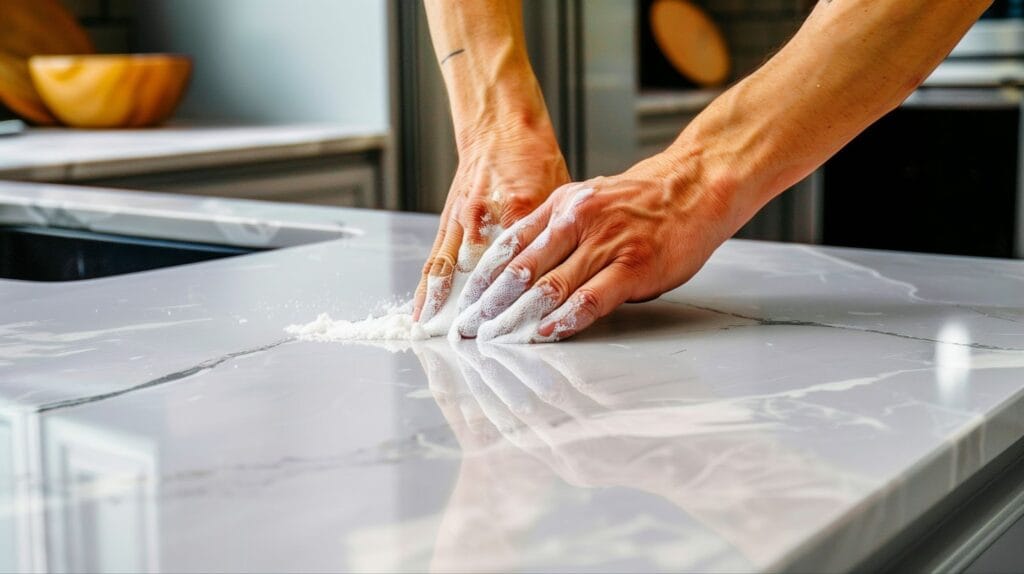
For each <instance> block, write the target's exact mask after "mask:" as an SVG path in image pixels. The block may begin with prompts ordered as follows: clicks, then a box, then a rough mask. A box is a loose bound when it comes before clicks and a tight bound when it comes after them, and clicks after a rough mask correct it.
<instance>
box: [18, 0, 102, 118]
mask: <svg viewBox="0 0 1024 574" xmlns="http://www.w3.org/2000/svg"><path fill="white" fill-rule="evenodd" d="M94 52H95V48H94V47H93V44H92V41H91V40H90V39H89V35H88V34H87V33H86V31H85V30H84V29H82V27H81V26H80V25H79V24H78V22H77V21H76V20H75V17H74V16H72V15H71V13H70V12H68V11H67V10H66V9H65V8H64V6H63V5H62V4H61V3H60V2H59V1H58V0H0V101H2V102H3V103H4V104H5V105H6V106H7V107H9V108H10V109H11V111H13V112H14V113H16V114H18V115H19V116H21V117H22V118H24V119H26V120H29V121H30V122H32V123H35V124H39V125H53V124H56V123H57V120H56V118H54V116H53V114H51V113H50V111H49V110H48V109H47V108H46V105H45V104H43V101H42V100H41V99H40V98H39V95H38V94H37V93H36V89H35V87H34V86H33V84H32V78H31V76H30V75H29V70H28V58H29V56H35V55H43V54H92V53H94Z"/></svg>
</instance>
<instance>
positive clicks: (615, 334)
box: [0, 184, 1024, 572]
mask: <svg viewBox="0 0 1024 574" xmlns="http://www.w3.org/2000/svg"><path fill="white" fill-rule="evenodd" d="M44 191H48V192H49V193H61V190H60V189H59V188H46V189H43V188H38V187H33V186H25V187H11V186H6V184H5V185H0V204H3V203H4V202H10V201H12V198H13V197H15V196H17V197H21V198H22V199H23V200H24V201H23V203H24V202H27V203H33V202H38V201H44V199H45V193H44ZM79 191H80V190H79ZM64 193H70V192H66V191H65V192H64ZM79 197H85V196H79ZM122 197H127V196H124V195H123V194H117V193H116V192H112V193H111V194H109V195H102V194H100V195H95V196H89V198H90V199H89V200H84V199H83V200H82V201H83V202H85V203H88V204H90V205H91V206H92V208H93V209H95V210H99V211H102V209H103V205H105V204H109V203H110V202H111V201H112V200H115V199H120V198H122ZM132 197H134V196H132ZM151 199H152V200H153V201H171V202H173V201H179V202H182V203H178V204H176V206H177V207H176V208H177V209H179V210H181V211H182V212H184V211H188V209H189V203H188V202H193V203H192V207H193V208H194V209H195V213H193V215H192V217H193V218H196V219H202V218H203V217H207V216H209V212H208V211H206V208H205V207H204V204H203V200H200V199H197V198H163V199H161V198H160V197H158V196H154V197H152V198H151ZM126 201H127V202H128V203H131V201H132V200H130V199H126ZM224 205H225V206H226V207H225V208H226V209H228V208H230V209H229V211H230V210H234V213H236V214H237V213H240V212H243V211H245V210H247V209H248V210H249V213H248V215H249V216H251V217H254V218H257V219H258V218H261V217H262V218H267V219H276V220H279V222H280V227H282V228H286V227H288V226H289V225H297V226H298V225H302V224H304V223H305V224H310V223H313V222H320V223H323V222H324V221H325V220H330V219H331V218H338V219H339V221H342V222H343V224H344V226H345V227H346V228H349V229H351V230H352V232H351V233H348V234H345V235H344V236H343V237H342V238H340V239H334V240H330V241H325V242H321V243H316V244H311V245H304V246H294V247H288V248H285V249H280V250H277V251H272V252H265V253H260V254H256V255H250V256H245V257H238V258H232V259H226V260H220V261H214V262H207V263H202V264H197V265H191V266H184V267H178V268H173V269H165V270H160V271H153V272H147V273H139V274H135V275H128V276H122V277H114V278H109V279H100V280H93V281H84V282H76V283H73V284H60V285H45V286H38V287H37V286H36V285H32V286H31V287H25V285H24V284H22V283H19V282H11V281H0V293H2V294H3V295H4V296H6V295H7V294H8V293H11V294H12V297H13V299H12V301H13V303H12V304H8V305H6V306H5V307H3V308H0V405H2V406H0V438H2V439H3V440H5V441H6V442H5V443H0V444H5V445H9V446H7V447H0V453H3V454H5V455H6V456H0V570H5V569H21V570H76V571H118V570H120V571H124V570H130V571H167V572H185V571H210V570H217V571H246V572H251V571H268V572H269V571H305V572H308V571H337V570H355V571H424V570H428V569H433V570H437V571H480V570H503V571H505V570H523V571H623V570H643V571H705V570H706V571H736V570H779V569H786V568H790V567H798V568H810V567H813V569H815V570H842V569H847V568H849V567H851V566H852V565H854V564H856V563H858V562H859V561H861V560H862V559H864V558H865V557H867V556H868V555H869V554H870V553H872V552H873V551H875V550H876V549H877V548H878V547H879V546H880V545H881V544H883V543H884V542H886V541H888V540H890V539H891V538H892V537H893V536H894V535H895V534H896V533H897V532H899V531H900V530H901V529H902V528H903V527H904V526H906V525H907V524H908V523H909V522H910V521H911V520H913V519H914V518H916V517H918V516H920V515H921V514H922V513H923V512H925V511H926V510H928V509H929V508H931V507H932V506H934V505H935V504H936V503H937V502H938V501H940V500H941V499H942V498H943V497H944V496H945V495H947V494H948V493H949V492H950V491H951V490H952V489H953V488H954V487H956V486H957V485H959V484H961V483H962V482H963V481H964V480H965V479H966V478H968V477H969V476H971V475H972V474H973V473H975V472H976V471H978V469H980V468H982V467H983V466H984V465H985V464H986V463H988V462H989V461H991V460H992V459H993V458H994V457H996V456H997V455H998V454H1000V453H1001V452H1003V451H1004V450H1005V449H1006V448H1007V447H1008V446H1009V445H1010V444H1012V443H1013V442H1015V441H1016V440H1017V439H1019V438H1021V437H1022V436H1024V262H1020V261H1003V260H982V259H970V258H953V257H936V256H924V255H911V254H897V253H882V252H872V251H860V250H848V249H826V248H819V247H808V246H796V245H779V244H769V243H760V242H747V241H730V242H728V243H727V244H726V245H725V246H723V247H722V248H721V249H720V250H719V251H718V253H716V255H715V256H714V257H713V259H712V260H711V261H710V262H709V263H708V265H707V267H706V268H705V269H704V270H703V271H702V272H701V273H700V275H698V277H697V278H695V279H694V280H693V281H692V282H691V283H689V284H688V285H686V286H684V287H682V288H680V289H678V290H676V291H674V292H672V293H670V294H668V295H666V296H665V297H663V298H661V299H659V300H657V301H653V302H650V303H644V304H639V305H626V306H624V307H622V308H621V309H620V310H618V311H617V312H616V313H614V314H613V315H612V316H610V317H608V318H607V319H606V320H604V321H602V322H601V323H599V324H598V325H597V326H595V328H593V329H592V330H591V331H588V332H587V333H585V334H584V335H582V336H580V337H578V338H576V339H574V340H571V341H567V342H564V343H559V344H552V345H538V346H525V347H519V346H495V345H479V346H478V345H477V344H476V343H475V342H472V341H467V342H463V343H460V344H458V345H455V346H452V345H450V344H449V343H447V342H446V341H440V340H434V341H429V342H426V343H417V344H415V345H384V346H374V345H364V344H325V343H306V342H298V341H295V340H292V339H289V338H287V336H286V335H285V334H284V327H285V326H286V325H288V324H291V323H299V322H306V321H308V320H310V319H312V318H313V317H314V316H315V315H316V314H317V313H320V312H330V313H331V314H332V315H333V316H335V317H348V318H359V317H362V316H365V315H366V313H368V312H370V311H372V310H374V308H376V307H379V305H380V303H381V302H382V300H386V299H392V300H396V299H402V298H405V297H407V296H408V294H409V291H410V290H411V289H412V288H413V287H414V286H415V282H416V279H417V273H418V271H419V266H420V264H421V263H422V259H423V257H424V256H425V253H426V251H427V248H428V246H429V241H430V239H431V237H432V233H433V227H434V226H435V225H436V220H435V219H434V218H431V217H422V216H410V215H397V214H384V213H379V212H370V211H359V210H341V209H330V210H324V211H320V210H318V209H317V208H301V209H302V210H306V211H302V213H299V212H294V213H290V214H289V213H287V210H285V211H282V212H278V211H275V208H273V207H271V206H268V205H266V204H256V203H253V204H245V203H238V204H236V203H235V202H226V203H225V204H224ZM78 209H82V207H81V206H79V207H78ZM310 210H311V211H310ZM317 214H319V215H317ZM4 216H5V212H4V211H3V210H0V217H4ZM318 218H319V219H318ZM169 229H172V230H173V229H174V226H173V225H171V226H170V227H169ZM12 285H15V286H17V288H14V287H12ZM3 448H6V451H4V450H2V449H3ZM5 549H10V550H11V551H10V552H5V551H3V550H5ZM4 560H6V561H7V562H3V561H4Z"/></svg>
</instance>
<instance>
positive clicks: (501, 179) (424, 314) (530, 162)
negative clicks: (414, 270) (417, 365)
mask: <svg viewBox="0 0 1024 574" xmlns="http://www.w3.org/2000/svg"><path fill="white" fill-rule="evenodd" d="M505 123H508V122H505ZM467 139H471V141H472V142H473V143H472V144H468V145H466V146H465V148H464V149H460V152H459V156H460V160H459V167H458V170H457V171H456V174H455V178H454V180H453V181H452V185H451V189H450V190H449V192H448V199H447V201H446V203H445V208H444V211H443V212H442V214H441V223H440V227H439V228H438V233H437V237H436V239H435V240H434V245H433V247H432V249H431V251H430V256H429V257H428V258H427V261H426V264H424V266H423V272H422V276H421V279H420V283H419V286H418V288H417V289H416V297H415V300H414V307H413V309H414V310H413V318H414V319H415V320H416V321H419V322H422V323H425V322H427V321H429V320H430V319H431V318H432V317H433V316H434V315H435V314H436V313H437V311H438V310H439V309H440V308H441V307H442V306H443V305H444V303H445V302H446V301H447V300H448V295H449V293H450V292H451V288H452V278H453V275H454V273H455V271H456V270H458V271H462V272H467V273H468V272H469V271H472V270H473V268H474V267H475V266H476V264H477V262H478V261H479V259H480V256H481V255H482V254H483V252H484V250H485V249H486V247H487V245H488V244H489V243H490V241H491V240H492V239H493V236H494V235H495V234H496V232H497V230H498V229H500V228H508V227H510V226H511V225H512V224H514V223H515V222H517V221H519V220H520V219H522V218H523V217H525V216H526V215H528V214H529V213H530V212H532V211H533V210H534V209H535V208H536V207H537V206H538V205H540V204H541V203H543V201H544V200H545V199H546V198H547V197H548V196H549V195H550V194H551V192H552V191H554V190H555V189H557V188H558V187H559V186H561V185H563V184H565V183H566V182H568V181H569V172H568V170H567V169H566V166H565V160H564V159H563V158H562V153H561V150H560V149H559V147H558V142H557V141H556V140H555V136H554V131H553V130H552V128H551V124H550V121H549V120H548V117H547V113H546V112H543V114H542V117H541V119H540V120H539V121H537V122H532V123H531V124H530V125H517V126H509V125H493V124H491V125H490V127H487V128H481V129H480V132H479V133H478V134H476V135H475V137H472V138H467ZM498 226H500V228H499V227H498Z"/></svg>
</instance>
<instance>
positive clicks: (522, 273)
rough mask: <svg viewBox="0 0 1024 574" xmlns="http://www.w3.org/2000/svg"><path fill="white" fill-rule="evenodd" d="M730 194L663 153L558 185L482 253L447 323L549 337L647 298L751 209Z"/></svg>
mask: <svg viewBox="0 0 1024 574" xmlns="http://www.w3.org/2000/svg"><path fill="white" fill-rule="evenodd" d="M737 197H738V196H737V195H735V194H734V193H732V187H731V186H730V185H727V184H725V183H724V182H721V181H718V180H715V179H713V178H706V177H702V173H701V172H700V171H699V170H695V169H693V168H689V169H687V167H686V166H683V165H680V164H679V163H678V162H675V161H672V160H670V159H668V158H667V157H666V156H664V155H662V156H655V157H653V158H651V159H649V160H646V161H644V162H641V163H640V164H637V165H636V166H634V167H633V168H631V169H630V170H628V171H626V172H625V173H623V174H621V175H618V176H615V177H607V178H605V177H598V178H595V179H592V180H590V181H586V182H582V183H572V184H569V185H565V186H562V187H561V188H559V189H558V190H557V191H555V193H553V194H552V195H551V197H550V198H548V200H547V201H545V202H544V203H543V204H542V205H541V206H540V207H538V208H537V210H536V211H534V212H533V213H532V214H530V215H529V216H527V217H526V218H524V219H523V220H521V221H520V222H519V223H517V224H516V225H515V226H513V227H511V228H510V229H508V230H507V231H506V232H505V233H504V234H503V235H502V236H501V237H500V238H499V239H498V240H497V241H496V242H495V244H494V246H492V247H491V248H490V249H489V250H488V251H487V252H486V253H485V254H484V256H483V258H482V259H481V261H480V264H479V265H478V266H477V269H476V271H475V272H474V273H473V274H472V275H471V276H470V278H469V283H468V285H467V287H466V289H465V291H464V297H463V298H462V299H460V301H459V309H460V316H459V319H458V320H457V321H456V324H455V328H457V329H458V331H459V334H460V336H462V337H474V336H476V337H478V338H479V339H480V340H499V341H500V340H503V339H504V340H506V341H509V340H511V341H514V342H527V341H529V342H545V341H555V340H561V339H565V338H566V337H570V336H572V335H574V334H576V333H578V332H580V331H582V330H583V329H585V328H587V327H588V326H590V325H591V324H592V323H593V322H594V321H595V320H597V319H598V318H599V317H602V316H604V315H607V314H608V313H610V312H611V311H612V310H613V309H615V308H616V307H617V306H619V305H620V304H621V303H623V302H627V301H634V302H639V301H646V300H650V299H653V298H655V297H657V296H658V295H660V294H661V293H664V292H665V291H668V290H670V289H673V288H675V287H677V286H679V285H681V284H682V283H684V282H686V281H687V280H689V279H690V278H691V277H692V276H693V275H694V274H695V273H696V272H697V271H698V270H700V268H701V267H702V266H703V265H704V263H705V262H706V261H707V259H708V258H709V257H710V256H711V253H712V252H713V251H714V250H715V249H716V248H717V247H718V246H719V245H720V244H721V243H722V242H724V241H725V240H726V239H727V238H728V237H729V236H730V235H732V234H733V233H734V232H735V231H736V229H738V228H739V225H740V224H741V223H742V221H743V220H744V218H743V216H742V214H744V213H752V212H753V208H755V206H737V205H735V204H736V203H738V202H737V201H735V200H736V198H737ZM479 293H482V295H479V296H478V297H477V296H476V294H479Z"/></svg>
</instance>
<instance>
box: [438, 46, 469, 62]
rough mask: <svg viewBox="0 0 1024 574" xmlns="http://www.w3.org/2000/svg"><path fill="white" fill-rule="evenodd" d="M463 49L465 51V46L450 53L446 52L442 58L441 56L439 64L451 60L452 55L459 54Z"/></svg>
mask: <svg viewBox="0 0 1024 574" xmlns="http://www.w3.org/2000/svg"><path fill="white" fill-rule="evenodd" d="M465 51H466V49H465V48H459V49H458V50H454V51H452V53H451V54H448V55H447V56H445V57H444V58H441V64H440V65H442V66H443V65H444V63H445V62H447V61H448V60H451V59H452V58H453V57H455V56H458V55H459V54H461V53H463V52H465Z"/></svg>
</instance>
